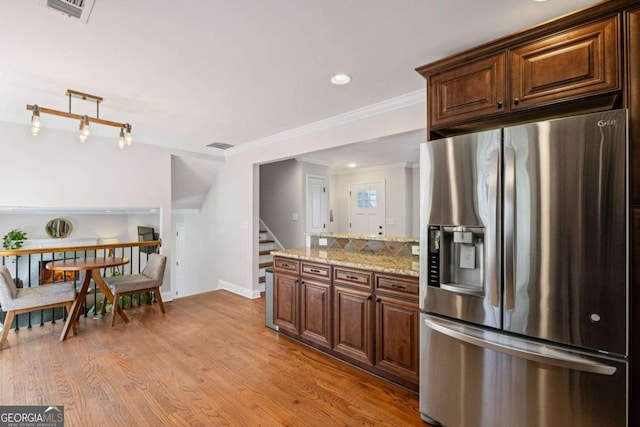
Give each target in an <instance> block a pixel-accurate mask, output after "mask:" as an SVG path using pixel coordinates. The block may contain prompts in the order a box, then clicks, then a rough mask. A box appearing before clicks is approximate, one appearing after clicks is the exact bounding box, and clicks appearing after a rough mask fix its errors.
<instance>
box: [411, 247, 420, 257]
mask: <svg viewBox="0 0 640 427" xmlns="http://www.w3.org/2000/svg"><path fill="white" fill-rule="evenodd" d="M411 255H420V245H413V246H411Z"/></svg>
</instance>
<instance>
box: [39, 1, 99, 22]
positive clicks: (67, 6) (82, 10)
mask: <svg viewBox="0 0 640 427" xmlns="http://www.w3.org/2000/svg"><path fill="white" fill-rule="evenodd" d="M95 2H96V0H40V5H41V6H44V7H46V8H47V9H50V10H53V11H56V12H60V13H63V14H65V15H67V16H69V17H71V18H77V19H79V20H80V21H81V22H84V23H85V24H86V23H87V21H88V20H89V15H90V14H91V10H92V9H93V4H94V3H95Z"/></svg>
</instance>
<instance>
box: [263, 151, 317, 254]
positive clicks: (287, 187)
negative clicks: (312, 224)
mask: <svg viewBox="0 0 640 427" xmlns="http://www.w3.org/2000/svg"><path fill="white" fill-rule="evenodd" d="M307 175H314V176H321V177H323V178H325V179H326V180H327V186H328V185H329V182H328V181H329V167H328V166H323V165H318V164H314V163H309V162H305V161H302V160H296V159H289V160H283V161H279V162H274V163H269V164H264V165H261V166H260V189H259V198H260V218H261V219H262V220H263V221H264V223H265V224H266V225H267V227H269V229H270V230H271V231H272V232H273V233H274V234H275V236H276V237H277V238H278V240H279V241H280V243H282V245H283V246H284V247H285V248H287V249H288V248H301V247H304V246H305V232H306V230H307ZM294 214H295V215H296V217H297V219H294Z"/></svg>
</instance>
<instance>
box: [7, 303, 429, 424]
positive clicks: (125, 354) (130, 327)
mask: <svg viewBox="0 0 640 427" xmlns="http://www.w3.org/2000/svg"><path fill="white" fill-rule="evenodd" d="M165 307H166V310H167V312H166V314H164V315H163V314H161V313H160V310H159V309H158V307H157V304H154V305H152V306H146V305H144V306H141V307H134V308H128V309H127V310H126V312H127V315H128V316H129V317H130V319H131V322H129V323H127V324H125V323H124V322H116V325H115V326H114V327H111V326H110V325H109V322H108V321H107V320H106V319H107V318H108V316H106V317H105V318H104V319H93V318H92V317H90V316H89V317H81V319H80V322H79V333H78V335H77V336H73V335H70V336H69V338H68V339H67V340H66V341H64V342H59V341H58V340H57V337H58V336H59V335H60V331H61V328H62V322H57V323H56V324H53V325H52V324H50V323H47V324H45V326H43V327H40V326H34V327H33V328H32V329H26V328H25V329H21V330H20V331H19V332H18V333H15V332H14V331H10V333H9V338H8V341H7V344H6V346H5V349H4V350H2V351H0V361H1V363H2V371H1V372H0V386H1V389H0V402H2V404H3V405H25V404H26V405H64V407H65V417H66V425H67V426H83V427H84V426H102V425H113V426H147V425H148V426H157V425H167V426H333V425H336V426H360V425H370V426H427V424H425V423H423V422H422V421H421V420H420V415H419V410H418V397H417V395H416V394H415V393H413V392H411V391H408V390H405V389H403V388H401V387H398V386H395V385H394V384H391V383H389V382H386V381H384V380H382V379H380V378H377V377H375V376H372V375H370V374H369V373H366V372H364V371H362V370H360V369H357V368H355V367H352V366H350V365H347V364H345V363H343V362H341V361H339V360H336V359H334V358H332V357H330V356H327V355H325V354H322V353H319V352H317V351H315V350H313V349H310V348H308V347H306V346H304V345H302V344H300V343H297V342H295V341H293V340H291V339H289V338H286V337H284V336H280V335H279V334H278V333H277V332H275V331H273V330H271V329H269V328H266V327H265V326H264V301H263V299H256V300H249V299H246V298H242V297H239V296H237V295H234V294H231V293H229V292H226V291H214V292H209V293H206V294H200V295H197V296H193V297H187V298H181V299H178V300H175V301H173V302H169V303H166V304H165Z"/></svg>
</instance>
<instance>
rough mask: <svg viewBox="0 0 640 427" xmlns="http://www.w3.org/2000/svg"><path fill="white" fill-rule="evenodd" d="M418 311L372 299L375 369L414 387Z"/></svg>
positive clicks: (386, 298)
mask: <svg viewBox="0 0 640 427" xmlns="http://www.w3.org/2000/svg"><path fill="white" fill-rule="evenodd" d="M419 322H420V310H419V308H418V306H417V303H415V302H410V301H405V300H401V299H398V298H394V297H389V296H382V295H380V296H377V297H376V367H377V368H378V369H381V370H384V371H386V372H389V373H390V374H392V375H397V376H399V377H402V378H404V379H406V380H407V381H409V382H412V383H416V384H417V383H418V380H419V378H418V377H419V376H418V372H419V371H418V369H419V357H418V356H419V346H420V338H419V334H418V329H419Z"/></svg>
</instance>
